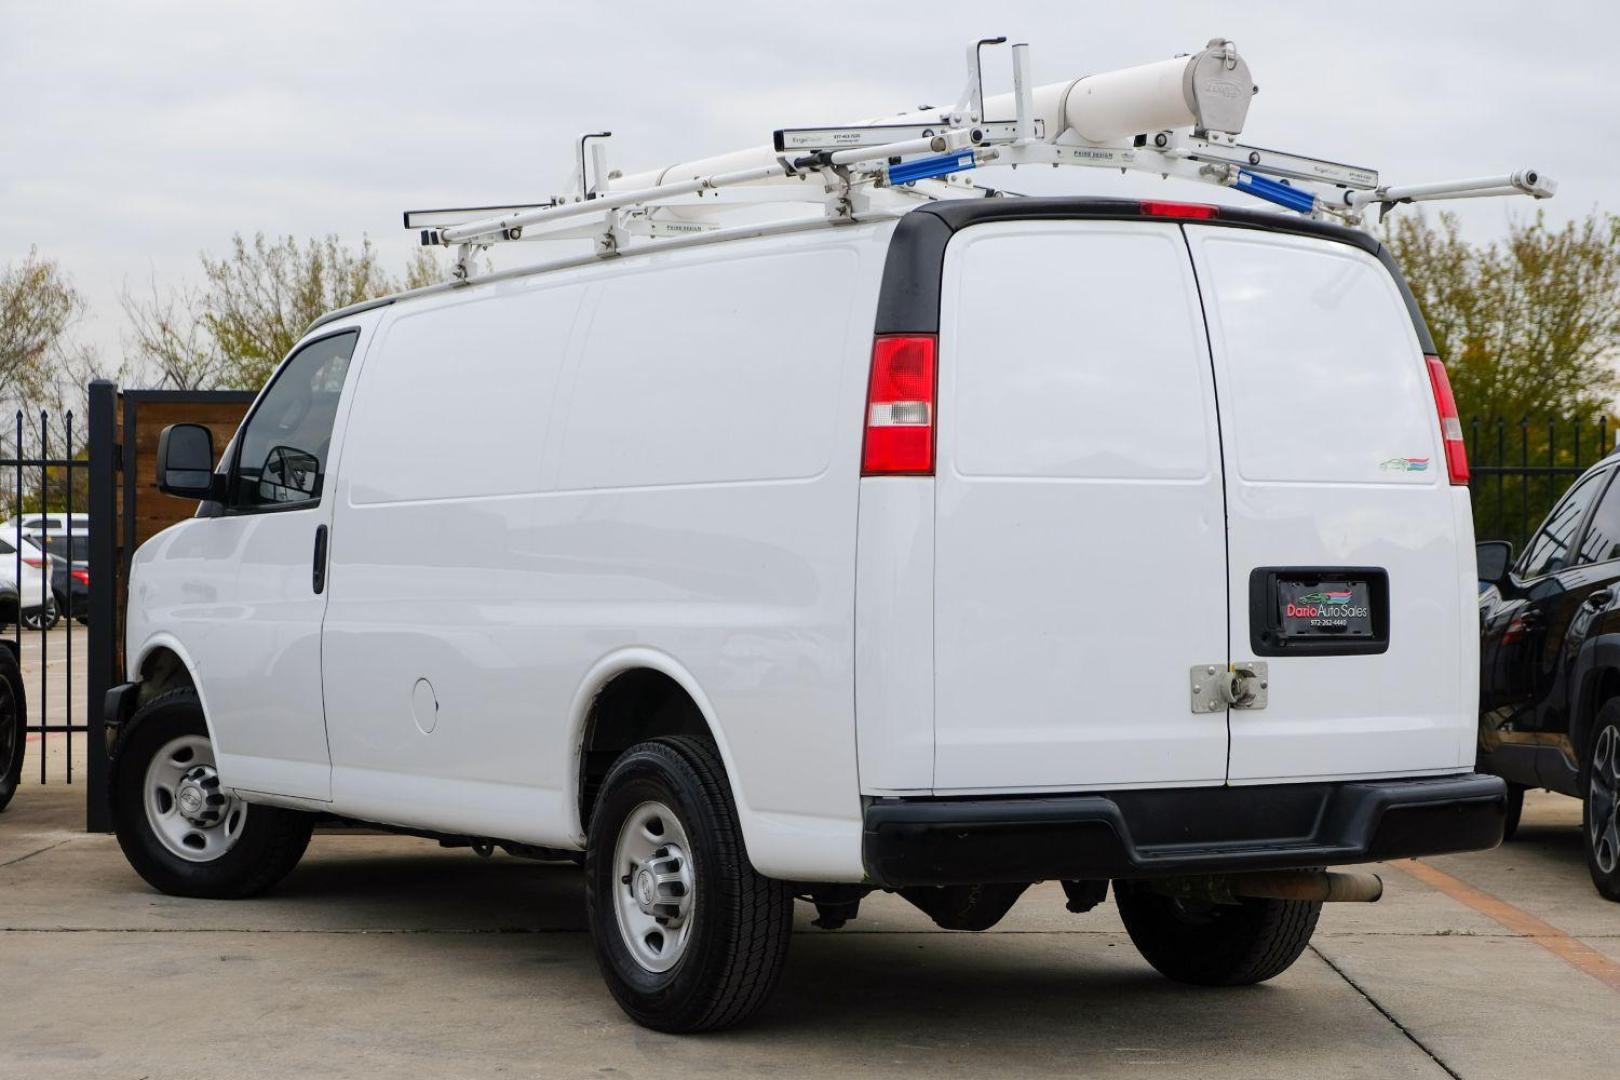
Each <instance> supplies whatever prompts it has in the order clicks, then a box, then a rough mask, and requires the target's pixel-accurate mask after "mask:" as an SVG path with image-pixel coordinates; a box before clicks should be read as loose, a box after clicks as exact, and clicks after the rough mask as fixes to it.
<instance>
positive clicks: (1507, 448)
mask: <svg viewBox="0 0 1620 1080" xmlns="http://www.w3.org/2000/svg"><path fill="white" fill-rule="evenodd" d="M1617 433H1620V427H1617V426H1616V425H1611V424H1610V422H1609V418H1608V417H1607V416H1602V417H1597V418H1595V419H1592V420H1589V421H1571V420H1561V419H1554V420H1530V419H1521V420H1518V421H1508V420H1485V421H1481V420H1473V421H1470V422H1468V423H1467V424H1466V425H1465V426H1464V429H1463V437H1464V439H1465V440H1466V441H1467V444H1468V465H1469V474H1470V479H1469V483H1468V487H1469V491H1470V493H1471V494H1472V496H1473V503H1474V534H1475V535H1476V536H1477V537H1478V538H1479V539H1481V540H1511V541H1512V542H1513V545H1514V547H1515V549H1523V547H1524V545H1525V543H1526V542H1527V541H1528V540H1529V539H1530V534H1531V533H1532V532H1533V531H1534V530H1535V528H1536V527H1537V526H1538V525H1540V524H1541V521H1542V519H1543V518H1545V517H1546V516H1547V514H1548V512H1549V511H1551V510H1552V508H1553V504H1554V503H1556V502H1557V501H1558V498H1559V496H1561V495H1563V493H1564V492H1565V491H1566V490H1568V488H1569V485H1570V484H1572V483H1573V482H1574V481H1575V478H1576V477H1577V476H1579V475H1580V474H1581V473H1583V472H1585V471H1586V470H1587V469H1589V468H1590V467H1591V466H1592V465H1593V464H1595V463H1596V462H1597V461H1598V460H1599V459H1600V458H1602V457H1604V456H1605V455H1606V454H1608V453H1609V452H1610V451H1611V450H1613V449H1614V436H1615V434H1617Z"/></svg>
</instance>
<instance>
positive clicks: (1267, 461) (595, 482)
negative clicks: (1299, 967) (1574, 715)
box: [108, 198, 1505, 1031]
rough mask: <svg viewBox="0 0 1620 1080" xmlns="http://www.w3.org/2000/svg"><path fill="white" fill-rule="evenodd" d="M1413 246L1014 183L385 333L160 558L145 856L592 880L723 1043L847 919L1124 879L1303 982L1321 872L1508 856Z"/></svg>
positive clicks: (491, 302) (285, 366) (674, 992)
mask: <svg viewBox="0 0 1620 1080" xmlns="http://www.w3.org/2000/svg"><path fill="white" fill-rule="evenodd" d="M1433 352H1434V346H1433V343H1432V340H1431V339H1430V336H1429V334H1428V332H1427V330H1426V329H1425V328H1424V326H1423V324H1422V322H1421V320H1420V319H1419V317H1418V315H1417V311H1416V307H1415V305H1414V303H1413V301H1412V298H1411V294H1410V293H1409V291H1408V290H1407V289H1406V287H1405V285H1404V284H1403V282H1402V280H1401V278H1400V276H1399V273H1398V272H1397V271H1396V269H1395V267H1394V265H1393V264H1392V262H1391V261H1390V258H1389V256H1388V254H1387V252H1386V251H1385V250H1384V249H1383V248H1382V247H1381V246H1380V245H1379V243H1378V242H1377V241H1376V240H1375V239H1372V238H1370V237H1369V236H1367V235H1366V234H1364V233H1361V232H1356V231H1351V230H1348V229H1344V228H1339V227H1335V226H1330V225H1325V224H1319V223H1316V222H1312V221H1308V220H1304V219H1299V218H1293V217H1283V216H1278V215H1274V214H1269V213H1260V212H1249V211H1243V210H1229V209H1227V208H1224V207H1222V208H1219V209H1217V208H1215V207H1211V206H1202V205H1191V204H1179V203H1165V202H1157V201H1155V202H1143V203H1138V202H1136V201H1125V200H1108V199H1057V200H1054V199H1012V198H1006V199H975V200H961V201H946V202H939V203H934V204H929V205H924V206H921V207H920V208H918V209H915V210H911V211H910V212H906V213H903V214H893V215H884V214H876V215H873V216H872V217H871V219H869V220H865V221H862V222H859V223H855V224H844V225H840V226H837V227H833V226H830V225H820V226H805V225H797V226H793V227H781V228H776V227H770V226H761V227H759V228H757V229H753V230H751V231H749V232H748V233H747V234H746V235H742V236H738V235H736V234H731V235H717V236H716V237H713V238H708V237H702V236H700V237H698V238H696V239H694V240H682V241H677V242H671V243H670V244H668V245H666V246H664V247H662V248H659V249H658V250H656V251H652V252H648V253H631V254H625V255H622V256H619V257H614V258H606V259H592V258H589V257H587V258H584V259H576V260H573V261H569V262H564V263H557V264H551V265H548V266H543V267H540V268H536V269H532V270H522V271H511V272H506V273H501V274H495V275H491V276H490V277H488V278H487V279H485V280H482V281H478V282H474V283H470V284H457V285H453V286H452V285H446V286H443V287H435V288H431V289H428V290H424V291H420V292H416V293H413V294H410V295H408V296H400V297H396V298H390V299H385V300H382V301H378V302H373V303H367V304H363V305H359V306H357V307H353V308H349V309H345V310H342V311H337V312H334V313H332V314H331V315H328V316H326V317H325V318H323V319H321V320H319V321H318V322H317V323H316V325H315V326H314V327H313V328H312V329H311V330H310V331H309V333H308V335H307V336H306V337H305V339H304V340H303V341H302V342H301V343H300V344H299V345H298V346H297V347H296V348H295V349H294V350H293V352H292V353H291V355H289V356H288V357H287V358H286V360H285V361H284V362H283V363H282V365H281V368H280V369H279V371H278V373H277V374H276V376H275V377H274V379H273V380H272V381H271V383H270V385H269V386H268V387H266V388H265V390H264V391H263V392H262V393H261V394H260V396H259V398H258V400H257V402H256V403H255V404H254V406H253V408H252V410H251V412H250V413H249V414H248V416H247V418H246V420H245V421H244V423H243V425H242V427H241V429H240V430H239V431H238V432H237V434H236V436H235V438H234V439H233V440H232V442H231V444H230V445H229V446H228V447H227V448H226V449H225V452H224V455H223V458H222V460H220V461H219V463H218V465H217V469H216V465H215V455H214V448H213V445H212V440H211V437H210V435H209V433H208V431H207V430H206V429H205V428H201V427H197V426H192V425H177V426H175V427H171V428H170V429H168V430H167V431H165V433H164V436H163V440H162V445H161V447H160V450H159V458H158V460H159V465H158V468H159V486H160V487H162V488H163V489H164V490H165V491H167V492H169V493H170V494H172V495H181V496H188V497H192V498H198V499H202V500H204V501H203V504H202V507H201V509H200V510H199V511H198V513H197V516H196V517H195V518H193V519H191V520H188V521H186V522H184V523H182V524H179V525H176V526H174V527H171V528H169V529H167V530H166V531H164V532H162V533H161V534H159V535H158V536H156V537H154V538H153V539H151V540H149V541H148V542H147V543H146V544H144V545H143V546H142V547H141V548H140V549H139V551H137V552H136V553H135V555H134V560H133V565H132V568H131V578H130V591H129V607H128V619H127V642H126V653H125V655H126V657H127V663H128V676H127V677H128V680H129V682H128V683H127V684H126V685H123V686H120V687H118V688H116V689H115V690H113V691H112V694H111V697H110V699H109V702H108V715H109V716H110V717H111V718H112V719H113V721H114V722H115V723H116V726H117V729H118V731H117V741H116V746H115V749H114V752H113V764H112V773H111V783H112V787H111V799H112V805H113V811H114V814H115V817H116V820H117V828H118V836H119V840H120V842H121V844H122V846H123V849H124V851H125V852H126V854H127V855H128V857H129V859H130V861H131V863H132V864H133V865H134V867H135V868H136V870H137V871H139V873H140V874H141V875H142V876H144V877H145V878H146V880H147V881H149V882H150V883H151V884H153V885H154V886H156V887H157V888H159V889H161V890H163V891H165V892H169V893H173V894H177V895H185V896H208V897H233V896H246V895H250V894H253V893H256V892H259V891H261V890H263V889H265V888H267V887H269V886H271V885H273V884H274V883H275V882H276V881H277V880H279V879H280V878H281V877H282V876H283V875H285V874H287V873H288V872H289V871H290V870H291V869H292V868H293V866H294V865H295V864H296V863H297V862H298V860H299V857H300V855H301V853H302V852H303V850H304V847H305V844H306V843H307V841H308V839H309V836H310V830H311V825H312V822H313V821H314V820H315V817H314V815H315V814H316V813H328V814H334V815H339V816H341V817H342V818H345V819H351V820H362V821H370V822H377V823H382V824H384V825H386V826H388V827H389V828H391V829H395V830H405V831H414V832H418V833H421V834H424V835H431V836H434V837H441V838H455V839H460V840H461V841H463V842H466V843H476V844H478V845H480V846H483V845H486V844H487V845H500V846H503V847H505V848H506V849H507V850H509V851H511V852H513V853H515V854H523V855H532V856H539V857H546V858H568V857H580V856H581V855H582V857H583V861H584V863H585V873H586V875H587V880H588V892H587V896H588V904H589V918H590V925H591V929H592V931H593V934H594V938H595V942H596V948H597V951H598V956H599V958H600V961H601V966H602V970H603V972H604V975H605V978H606V980H607V983H608V985H609V988H610V989H611V991H612V993H613V994H614V996H615V997H616V999H617V1000H618V1001H619V1003H620V1004H621V1005H622V1006H623V1007H624V1008H625V1010H626V1011H627V1012H628V1013H629V1014H630V1015H631V1016H632V1017H634V1018H635V1019H636V1020H638V1021H640V1022H642V1023H644V1024H647V1025H650V1026H652V1027H655V1028H660V1029H664V1030H672V1031H692V1030H700V1029H705V1028H713V1027H719V1026H723V1025H726V1024H729V1023H733V1022H736V1021H738V1020H740V1019H742V1018H743V1017H745V1016H746V1015H748V1014H749V1013H750V1012H751V1011H753V1010H754V1009H755V1008H756V1007H757V1006H758V1005H759V1004H760V1003H761V1002H762V1001H763V1000H764V999H765V997H766V995H767V994H768V993H769V991H770V989H771V987H772V985H773V984H774V983H775V981H776V979H777V976H778V973H779V971H780V970H781V967H782V963H783V957H784V955H785V953H786V950H787V947H788V941H789V931H790V927H791V921H792V919H791V916H792V910H793V904H794V900H795V898H799V899H803V900H806V901H808V902H810V903H813V904H815V905H816V906H817V907H818V908H819V909H820V923H821V925H823V926H829V927H831V926H837V925H840V924H842V923H843V922H844V921H845V920H847V919H849V918H852V917H855V915H856V914H857V913H858V905H859V902H860V898H861V896H863V895H864V894H865V893H867V892H869V891H871V890H874V889H889V890H895V891H897V892H899V894H900V895H901V896H903V897H905V898H907V899H908V900H911V901H913V902H914V903H916V904H917V905H918V906H919V907H921V908H923V909H924V910H925V911H927V912H928V913H929V914H930V915H931V916H933V917H934V919H935V920H936V921H937V922H939V923H940V924H941V925H943V926H946V927H952V928H960V929H983V928H985V927H988V926H990V925H992V924H993V923H994V922H995V921H996V920H997V919H998V918H1000V917H1001V916H1002V914H1004V913H1005V912H1006V911H1007V909H1008V908H1009V907H1010V906H1011V905H1012V903H1013V902H1014V900H1015V899H1016V898H1017V897H1018V896H1019V894H1020V893H1021V892H1022V891H1023V890H1024V889H1025V888H1026V887H1027V886H1028V885H1029V884H1030V883H1032V882H1037V881H1042V880H1058V881H1062V882H1063V883H1064V887H1065V890H1066V892H1067V894H1068V897H1069V903H1070V907H1071V908H1072V909H1073V910H1076V911H1080V910H1084V909H1086V908H1088V907H1091V906H1094V905H1095V904H1096V903H1097V902H1098V901H1099V900H1101V899H1102V898H1103V896H1104V893H1105V890H1106V888H1107V885H1108V883H1109V882H1112V883H1113V887H1114V891H1115V895H1116V898H1117V903H1118V905H1119V909H1120V911H1121V913H1122V915H1123V916H1124V919H1125V924H1126V927H1127V928H1128V929H1129V931H1130V934H1131V937H1132V939H1133V940H1134V941H1135V943H1136V944H1137V946H1138V947H1139V948H1140V950H1141V951H1142V953H1143V954H1144V956H1146V958H1147V959H1148V960H1149V961H1151V962H1152V963H1153V964H1154V965H1155V966H1156V967H1158V968H1159V969H1160V970H1161V971H1162V972H1164V973H1165V974H1167V975H1169V976H1171V977H1173V978H1177V979H1181V980H1185V981H1189V982H1194V983H1206V984H1240V983H1251V982H1257V981H1259V980H1262V979H1267V978H1270V977H1271V976H1273V975H1276V974H1277V973H1278V972H1280V971H1282V970H1283V969H1285V968H1287V967H1288V966H1289V965H1290V964H1291V963H1292V962H1293V961H1294V959H1295V958H1296V957H1298V956H1299V954H1300V953H1301V951H1302V950H1303V949H1304V948H1305V945H1306V943H1307V941H1308V940H1309V938H1310V935H1311V932H1312V930H1313V928H1314V926H1315V924H1316V920H1317V914H1318V911H1319V910H1320V906H1321V902H1322V901H1323V900H1326V899H1346V898H1359V899H1368V898H1372V897H1373V896H1376V880H1375V879H1370V876H1368V875H1361V874H1348V875H1327V874H1325V873H1323V872H1322V871H1321V870H1320V869H1318V868H1320V867H1323V866H1327V865H1335V864H1344V863H1356V862H1366V861H1371V860H1378V859H1389V858H1399V857H1404V856H1411V855H1423V854H1431V853H1436V852H1446V851H1458V850H1465V849H1477V848H1486V847H1490V846H1492V845H1494V844H1496V843H1497V842H1498V841H1499V839H1500V837H1501V832H1502V824H1503V814H1504V805H1505V789H1504V786H1503V784H1502V782H1501V781H1500V780H1498V779H1496V778H1494V777H1485V776H1479V775H1476V774H1475V773H1474V772H1473V765H1474V741H1475V728H1476V712H1475V705H1476V695H1477V692H1478V691H1477V673H1478V657H1477V648H1478V640H1477V633H1476V621H1477V614H1476V611H1475V605H1476V602H1475V596H1474V593H1475V581H1474V555H1473V531H1472V525H1471V519H1470V508H1469V497H1468V489H1467V487H1466V486H1465V482H1466V470H1467V465H1466V461H1465V459H1464V456H1463V453H1462V442H1461V435H1460V430H1459V428H1458V426H1457V423H1456V410H1455V406H1454V404H1453V402H1452V398H1451V393H1450V390H1449V387H1448V384H1447V381H1446V375H1445V368H1444V367H1443V366H1442V365H1441V363H1440V361H1439V360H1438V359H1436V358H1435V357H1434V356H1433V355H1432V354H1433Z"/></svg>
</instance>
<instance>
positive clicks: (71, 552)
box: [0, 510, 90, 623]
mask: <svg viewBox="0 0 1620 1080" xmlns="http://www.w3.org/2000/svg"><path fill="white" fill-rule="evenodd" d="M19 530H20V531H21V533H22V535H23V536H25V537H27V538H28V540H29V541H31V542H32V543H33V544H34V546H35V547H38V548H42V549H44V550H45V551H46V552H47V553H48V554H49V555H50V556H51V558H52V560H53V562H54V565H53V567H52V570H51V594H52V596H53V598H54V599H55V601H56V608H57V610H58V611H60V612H63V613H65V614H68V615H69V616H71V617H72V618H74V619H77V620H78V621H79V622H80V623H88V622H89V619H90V515H89V514H81V513H77V512H74V513H68V512H67V511H65V510H49V511H42V512H39V513H34V514H23V515H20V516H15V517H12V518H10V519H8V520H7V521H6V522H4V523H3V524H0V535H9V534H11V533H13V532H17V531H19Z"/></svg>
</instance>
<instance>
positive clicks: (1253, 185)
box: [1232, 169, 1316, 214]
mask: <svg viewBox="0 0 1620 1080" xmlns="http://www.w3.org/2000/svg"><path fill="white" fill-rule="evenodd" d="M1232 186H1233V187H1235V188H1237V189H1238V190H1239V191H1243V192H1247V193H1248V194H1250V195H1253V196H1254V197H1255V198H1257V199H1264V200H1266V202H1269V203H1276V204H1277V205H1278V206H1282V207H1286V208H1287V209H1289V210H1297V211H1299V212H1300V213H1301V214H1309V213H1312V212H1314V211H1315V210H1316V196H1315V195H1312V194H1311V193H1310V192H1308V191H1301V190H1299V189H1298V188H1294V187H1289V186H1288V185H1287V184H1284V183H1281V182H1279V181H1276V180H1271V179H1268V178H1267V177H1264V176H1257V175H1255V174H1254V173H1252V172H1250V171H1249V170H1247V169H1239V170H1238V176H1237V183H1235V184H1233V185H1232Z"/></svg>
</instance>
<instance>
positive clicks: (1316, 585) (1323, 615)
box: [1276, 577, 1374, 641]
mask: <svg viewBox="0 0 1620 1080" xmlns="http://www.w3.org/2000/svg"><path fill="white" fill-rule="evenodd" d="M1276 596H1277V623H1276V625H1277V629H1278V630H1279V631H1280V633H1281V636H1282V638H1283V640H1284V641H1299V640H1304V641H1309V640H1313V639H1321V638H1336V639H1349V640H1355V639H1358V638H1371V637H1373V636H1374V627H1373V618H1374V612H1373V596H1372V587H1371V585H1370V583H1369V582H1368V581H1367V579H1365V578H1343V579H1338V580H1323V579H1309V580H1300V579H1292V578H1283V577H1279V578H1278V579H1277V593H1276Z"/></svg>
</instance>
